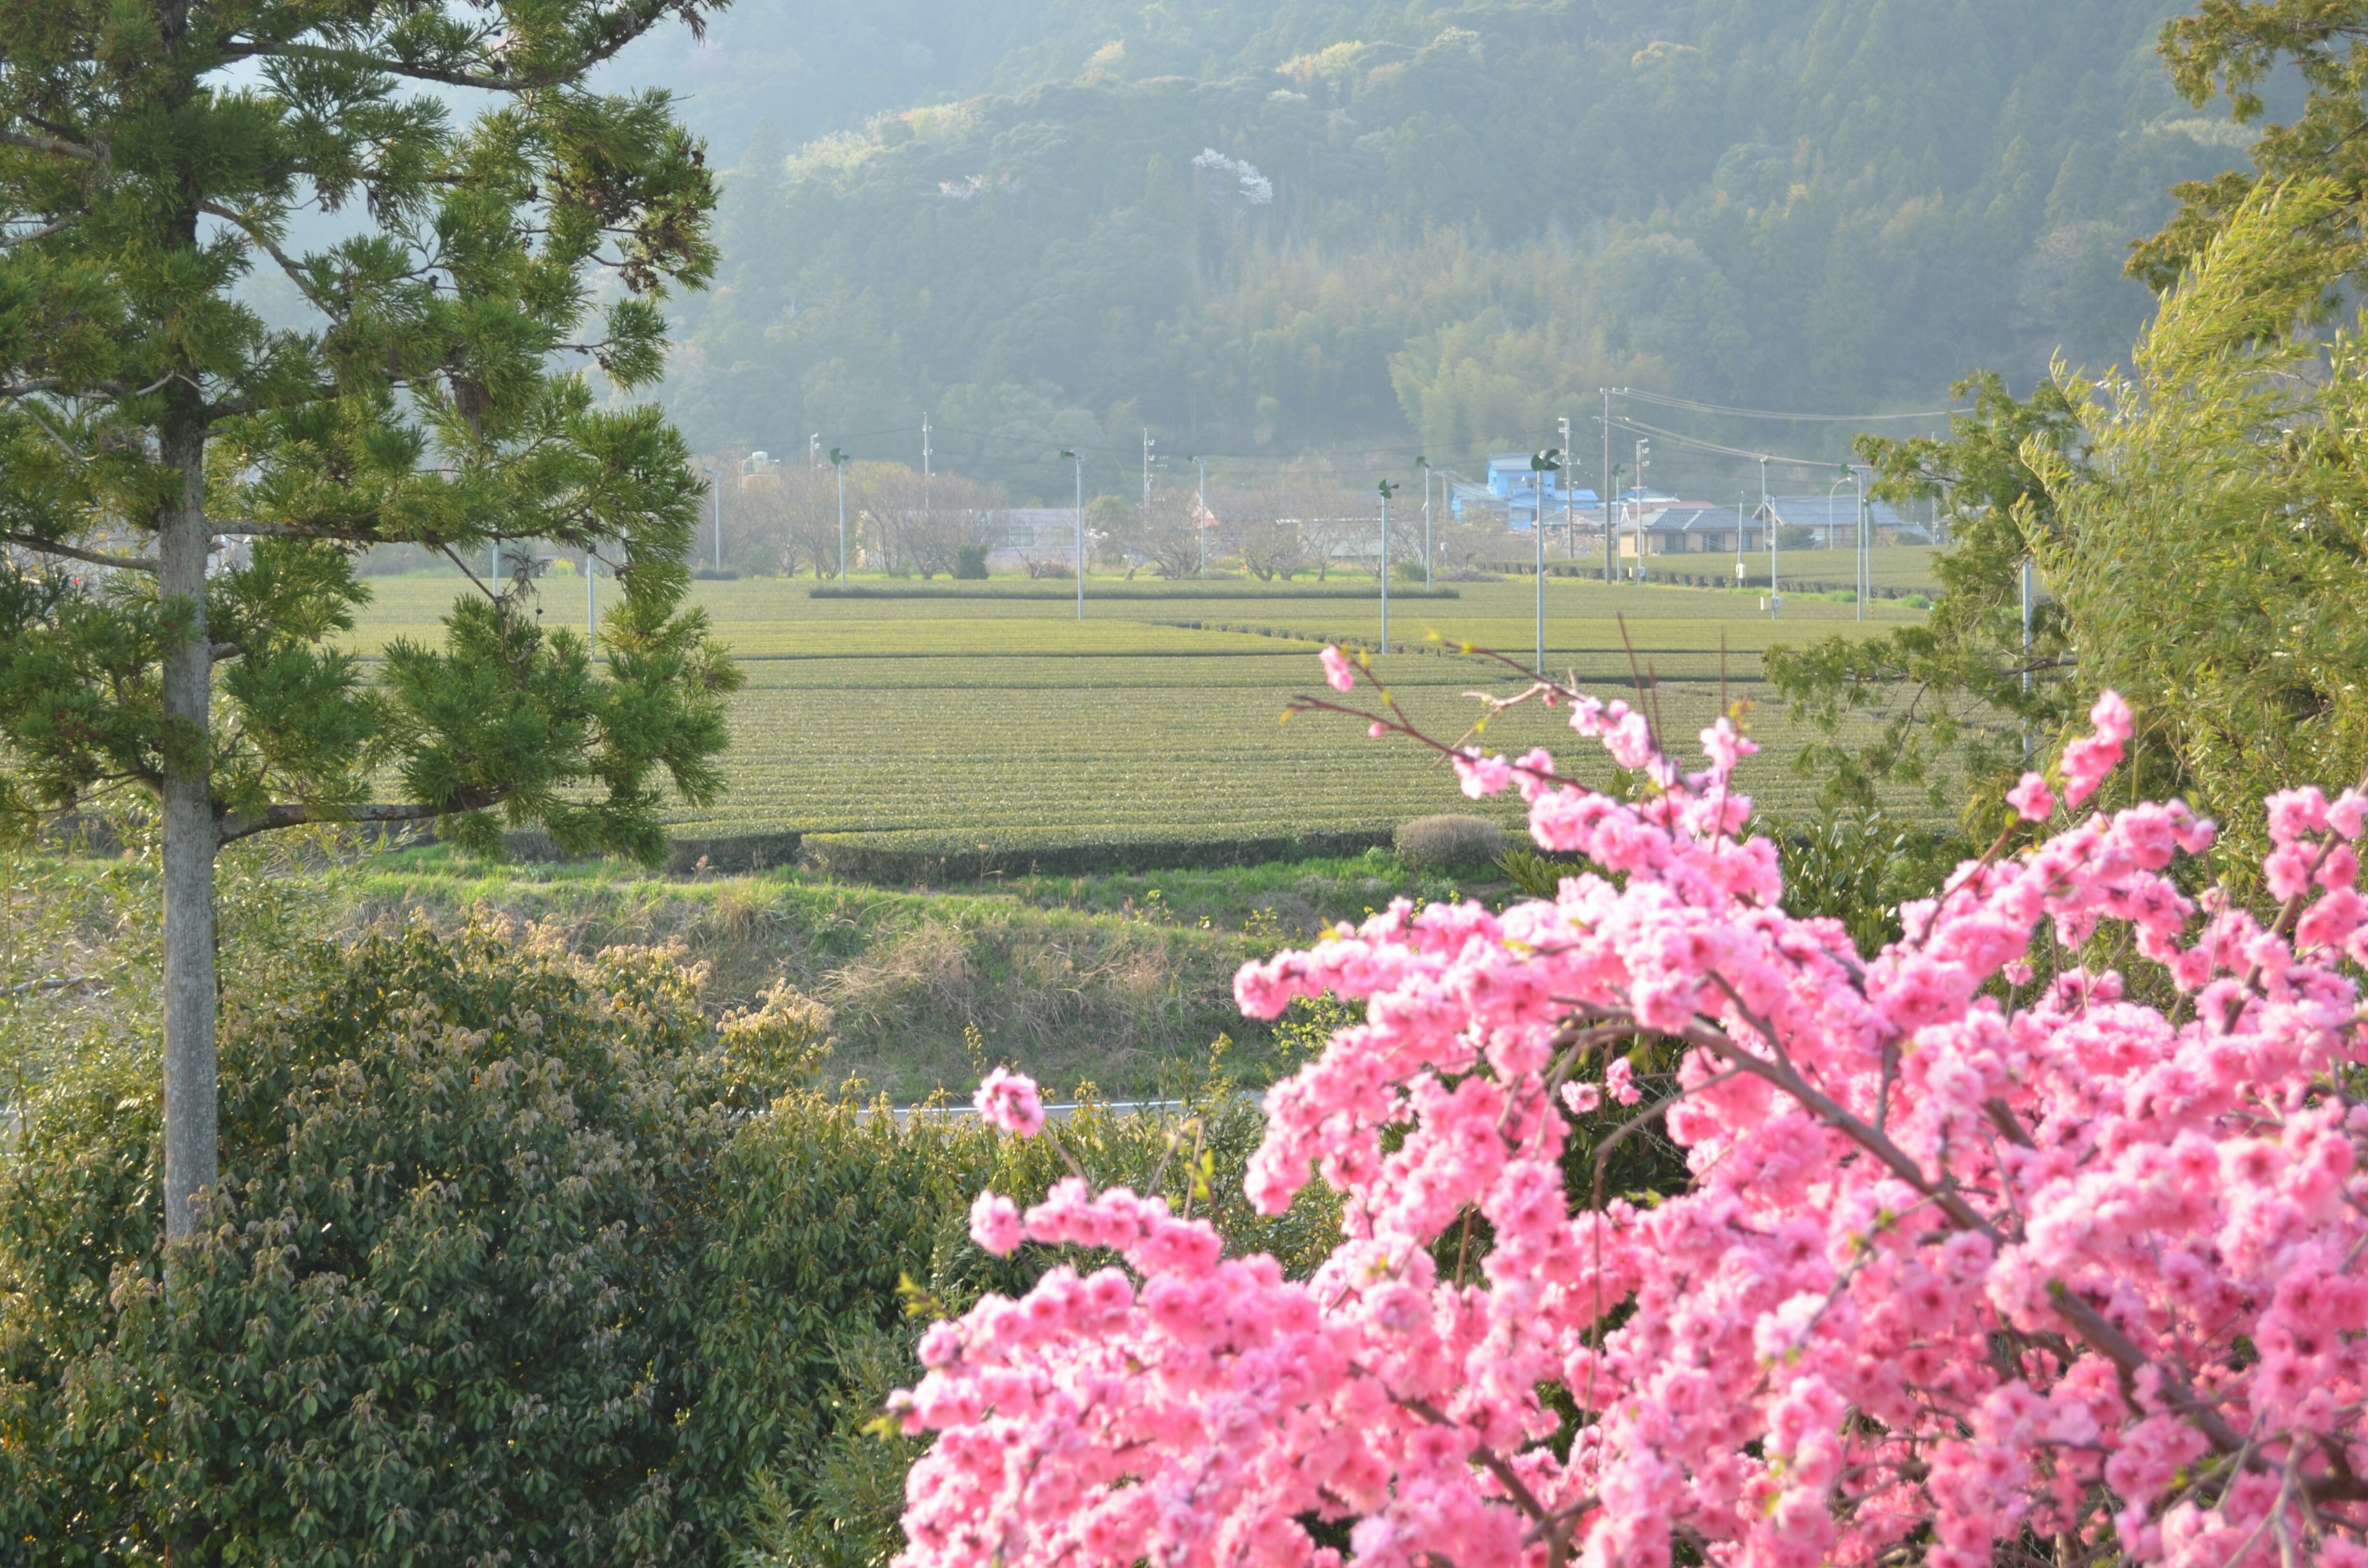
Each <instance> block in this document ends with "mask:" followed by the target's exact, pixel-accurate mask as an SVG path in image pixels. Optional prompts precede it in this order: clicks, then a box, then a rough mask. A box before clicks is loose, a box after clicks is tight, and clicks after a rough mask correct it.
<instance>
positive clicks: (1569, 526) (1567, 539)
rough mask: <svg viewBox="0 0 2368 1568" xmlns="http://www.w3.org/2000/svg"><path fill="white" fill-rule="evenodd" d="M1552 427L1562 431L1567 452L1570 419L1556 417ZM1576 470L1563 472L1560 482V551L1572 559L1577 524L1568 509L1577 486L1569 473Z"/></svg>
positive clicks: (1541, 520)
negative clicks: (1571, 494)
mask: <svg viewBox="0 0 2368 1568" xmlns="http://www.w3.org/2000/svg"><path fill="white" fill-rule="evenodd" d="M1554 427H1555V428H1556V429H1558V430H1560V431H1561V432H1562V449H1563V450H1564V451H1565V453H1567V452H1568V451H1569V450H1570V421H1569V420H1568V419H1557V420H1555V421H1554ZM1574 472H1577V471H1576V470H1570V471H1567V472H1565V473H1564V475H1563V482H1562V552H1563V553H1564V554H1565V555H1566V556H1568V557H1569V558H1570V559H1571V560H1573V561H1576V560H1577V559H1578V531H1577V523H1575V522H1574V521H1573V520H1572V517H1571V510H1570V499H1571V496H1570V493H1571V492H1572V491H1573V490H1574V489H1576V488H1577V486H1576V485H1575V484H1574V483H1572V481H1571V474H1572V473H1574ZM1538 526H1539V527H1540V528H1543V527H1544V526H1545V517H1543V514H1542V515H1541V516H1540V517H1539V518H1538Z"/></svg>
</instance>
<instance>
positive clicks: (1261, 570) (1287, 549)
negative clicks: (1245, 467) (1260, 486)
mask: <svg viewBox="0 0 2368 1568" xmlns="http://www.w3.org/2000/svg"><path fill="white" fill-rule="evenodd" d="M1284 506H1285V502H1284V500H1283V497H1282V496H1281V494H1280V493H1279V492H1275V491H1244V492H1241V493H1239V494H1237V495H1236V497H1235V508H1234V510H1233V512H1232V515H1231V516H1229V517H1228V518H1227V520H1226V522H1225V526H1224V540H1225V550H1226V551H1227V553H1229V554H1231V555H1232V556H1233V557H1234V559H1235V560H1236V561H1238V562H1241V567H1242V570H1243V571H1245V572H1247V573H1248V574H1250V575H1251V576H1253V577H1256V578H1257V579H1258V581H1259V582H1261V583H1271V582H1273V581H1274V580H1275V579H1277V578H1278V577H1279V578H1281V579H1282V580H1283V581H1285V582H1288V581H1290V579H1291V577H1292V574H1293V573H1297V572H1304V571H1306V570H1307V569H1308V567H1309V565H1310V564H1311V562H1309V560H1308V558H1307V547H1306V545H1305V543H1304V541H1303V540H1301V538H1300V535H1299V519H1298V518H1297V517H1291V516H1286V515H1285V514H1284V511H1283V507H1284Z"/></svg>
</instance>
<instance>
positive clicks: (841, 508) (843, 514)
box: [830, 447, 847, 585]
mask: <svg viewBox="0 0 2368 1568" xmlns="http://www.w3.org/2000/svg"><path fill="white" fill-rule="evenodd" d="M830 466H831V467H833V468H835V469H837V471H838V580H839V583H840V584H841V585H845V584H846V582H847V454H846V453H845V452H842V451H840V450H839V449H837V447H833V448H832V449H830Z"/></svg>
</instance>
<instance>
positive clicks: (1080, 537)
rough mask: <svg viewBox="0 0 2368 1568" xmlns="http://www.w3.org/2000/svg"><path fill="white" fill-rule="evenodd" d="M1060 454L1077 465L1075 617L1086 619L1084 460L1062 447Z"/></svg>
mask: <svg viewBox="0 0 2368 1568" xmlns="http://www.w3.org/2000/svg"><path fill="white" fill-rule="evenodd" d="M1061 455H1062V456H1063V457H1064V458H1066V459H1068V460H1070V461H1071V462H1073V463H1076V465H1077V619H1079V620H1083V619H1086V460H1085V459H1083V458H1081V457H1079V456H1078V455H1077V454H1076V453H1075V452H1072V451H1068V450H1066V449H1064V450H1063V451H1062V453H1061Z"/></svg>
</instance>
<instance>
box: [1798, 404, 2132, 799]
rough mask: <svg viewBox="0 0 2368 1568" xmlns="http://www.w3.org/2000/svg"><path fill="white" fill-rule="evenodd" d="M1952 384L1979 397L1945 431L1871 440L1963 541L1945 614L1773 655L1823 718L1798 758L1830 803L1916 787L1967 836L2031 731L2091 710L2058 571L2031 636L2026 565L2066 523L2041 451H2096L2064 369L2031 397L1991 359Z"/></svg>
mask: <svg viewBox="0 0 2368 1568" xmlns="http://www.w3.org/2000/svg"><path fill="white" fill-rule="evenodd" d="M1954 391H1955V393H1956V395H1957V396H1959V397H1961V398H1962V397H1965V396H1971V397H1972V398H1973V400H1974V407H1973V411H1972V412H1971V413H1969V414H1964V415H1958V416H1956V417H1955V418H1954V419H1952V421H1951V428H1950V433H1949V435H1948V436H1946V437H1911V438H1908V439H1906V440H1894V439H1891V438H1888V437H1874V436H1862V437H1860V438H1859V442H1858V447H1859V453H1860V456H1861V457H1862V458H1863V459H1864V460H1866V461H1867V462H1869V463H1870V464H1872V465H1873V467H1874V469H1875V472H1876V473H1877V475H1878V476H1879V477H1878V479H1877V482H1876V484H1875V486H1874V493H1875V494H1877V495H1878V496H1881V497H1883V498H1884V499H1886V500H1892V501H1896V502H1907V501H1910V500H1918V499H1925V500H1932V501H1936V502H1939V503H1941V506H1942V510H1941V516H1942V517H1943V518H1944V519H1945V521H1946V527H1947V529H1948V534H1949V541H1950V543H1949V548H1948V549H1947V550H1945V551H1941V552H1940V553H1939V554H1937V555H1936V556H1934V557H1933V561H1932V574H1933V575H1934V576H1935V577H1937V578H1938V579H1939V580H1940V583H1941V593H1940V596H1939V597H1938V599H1937V600H1936V601H1935V604H1934V608H1933V611H1932V615H1931V618H1930V619H1929V620H1927V621H1925V622H1924V623H1923V624H1921V625H1917V626H1905V627H1899V628H1896V629H1894V630H1892V631H1886V632H1884V633H1882V634H1881V635H1879V636H1874V637H1865V638H1858V637H1843V636H1834V637H1827V638H1825V639H1823V640H1822V641H1819V642H1814V643H1810V644H1808V645H1806V646H1793V647H1778V648H1772V649H1770V651H1769V653H1768V654H1767V661H1766V663H1767V672H1768V678H1769V680H1770V682H1771V683H1772V684H1773V685H1774V687H1775V688H1776V690H1777V693H1778V694H1779V695H1780V696H1781V697H1782V699H1784V701H1785V703H1786V705H1787V708H1788V710H1789V716H1790V717H1792V718H1793V719H1796V720H1802V721H1805V722H1807V723H1808V725H1809V727H1810V730H1811V733H1812V736H1813V738H1812V739H1811V740H1810V741H1809V743H1808V744H1805V745H1804V746H1803V747H1802V749H1801V750H1800V751H1799V752H1798V753H1797V754H1795V756H1794V766H1795V767H1797V768H1798V770H1799V771H1800V772H1802V773H1803V774H1804V775H1808V776H1812V777H1816V778H1818V779H1819V780H1820V789H1821V796H1822V799H1821V804H1822V805H1823V806H1824V807H1825V808H1826V809H1827V810H1828V811H1835V812H1838V811H1844V810H1849V811H1855V812H1866V811H1869V810H1872V809H1873V808H1874V806H1875V805H1876V804H1877V802H1878V801H1880V800H1882V799H1883V798H1884V795H1885V794H1886V793H1887V792H1889V791H1891V790H1894V789H1896V788H1898V787H1906V788H1908V789H1913V790H1918V791H1919V792H1921V793H1922V794H1923V796H1924V798H1925V799H1926V801H1929V802H1930V805H1931V806H1932V807H1933V808H1934V809H1936V810H1947V809H1949V808H1950V807H1951V806H1952V805H1953V806H1954V807H1955V808H1956V809H1957V811H1958V812H1960V813H1962V817H1963V820H1964V825H1965V829H1966V832H1967V833H1968V835H1971V836H1973V837H1975V838H1985V837H1987V835H1988V834H1990V833H1994V832H1995V830H1996V826H1997V825H1998V822H1999V821H2000V820H2002V819H2001V818H2000V816H1999V813H2001V812H2004V811H2005V809H2006V808H2005V806H2004V803H2003V801H2002V799H2001V796H2002V795H2003V793H2004V789H2003V786H2004V783H2005V781H2006V780H2007V779H2009V778H2011V777H2012V776H2013V775H2014V774H2015V773H2017V772H2019V771H2020V770H2021V767H2022V766H2023V745H2022V737H2024V736H2026V735H2030V736H2035V737H2037V738H2038V739H2039V740H2040V742H2041V743H2042V744H2045V743H2046V742H2047V741H2049V740H2051V739H2052V738H2053V737H2054V736H2055V734H2056V733H2059V732H2060V731H2062V730H2063V729H2064V728H2065V727H2066V725H2067V724H2069V723H2070V722H2072V721H2073V720H2074V719H2075V718H2077V717H2078V716H2079V714H2080V713H2081V712H2082V711H2083V710H2085V707H2086V704H2085V702H2084V701H2083V700H2082V699H2081V697H2080V691H2081V687H2080V685H2079V684H2078V683H2077V682H2075V681H2073V680H2072V679H2071V678H2070V675H2071V671H2072V669H2073V667H2074V657H2073V653H2072V644H2071V632H2070V630H2069V628H2068V626H2067V624H2066V620H2065V617H2064V613H2063V608H2062V607H2061V606H2060V605H2059V604H2057V603H2056V602H2055V600H2054V599H2053V598H2052V597H2049V596H2048V594H2047V593H2046V591H2045V584H2044V582H2040V583H2036V584H2035V585H2034V588H2033V594H2032V600H2033V602H2032V619H2031V641H2030V642H2029V645H2028V646H2027V647H2026V645H2025V642H2024V639H2023V621H2022V590H2021V569H2022V562H2024V561H2025V560H2027V559H2030V558H2031V557H2032V555H2033V554H2034V553H2035V551H2037V550H2038V549H2039V548H2040V546H2041V545H2042V543H2043V542H2044V541H2045V540H2047V539H2049V538H2050V537H2051V536H2052V535H2053V534H2055V532H2056V531H2057V530H2058V528H2059V525H2058V522H2057V518H2056V517H2055V500H2054V497H2053V496H2052V495H2051V494H2049V492H2048V489H2047V488H2046V486H2044V484H2043V483H2041V482H2040V479H2039V476H2038V474H2037V472H2035V471H2034V470H2033V468H2032V463H2033V461H2034V460H2039V459H2040V458H2041V456H2042V454H2045V455H2046V457H2047V458H2048V459H2050V460H2055V461H2058V462H2060V463H2061V464H2063V465H2064V471H2065V472H2072V471H2073V470H2075V469H2078V468H2079V467H2081V466H2082V465H2084V464H2085V462H2086V460H2087V459H2086V454H2085V447H2086V437H2084V434H2083V432H2082V430H2081V428H2080V422H2079V420H2080V410H2079V409H2078V406H2077V403H2076V400H2075V399H2074V397H2073V396H2072V395H2071V394H2070V393H2069V392H2066V390H2065V389H2064V388H2062V387H2060V386H2057V385H2056V384H2055V383H2053V382H2048V383H2044V384H2043V385H2041V386H2040V387H2038V388H2037V389H2036V390H2035V391H2034V392H2032V395H2031V397H2030V399H2029V400H2028V401H2023V400H2018V399H2017V398H2015V397H2014V396H2013V395H2012V394H2011V393H2010V392H2008V391H2007V388H2006V384H2005V382H2004V381H2002V380H2001V379H2000V378H1998V376H1996V375H1993V374H1990V373H1987V372H1982V373H1978V374H1976V375H1975V376H1972V377H1970V378H1968V379H1967V380H1966V381H1962V382H1960V383H1959V384H1958V385H1957V387H1956V388H1955V389H1954ZM2026 677H2028V678H2026ZM1868 721H1873V724H1872V726H1871V729H1870V726H1869V725H1868V723H1867V722H1868Z"/></svg>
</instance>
